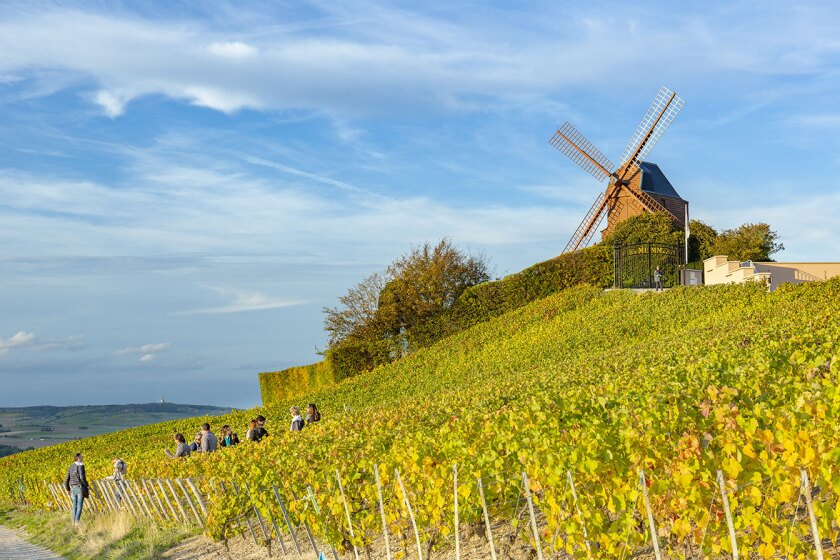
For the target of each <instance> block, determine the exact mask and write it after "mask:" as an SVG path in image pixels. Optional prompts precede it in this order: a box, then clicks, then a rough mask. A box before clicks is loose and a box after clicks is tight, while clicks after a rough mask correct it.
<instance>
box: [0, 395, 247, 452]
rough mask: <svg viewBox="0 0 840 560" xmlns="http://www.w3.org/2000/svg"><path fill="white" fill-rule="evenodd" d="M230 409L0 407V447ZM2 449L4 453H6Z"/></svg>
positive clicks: (49, 442)
mask: <svg viewBox="0 0 840 560" xmlns="http://www.w3.org/2000/svg"><path fill="white" fill-rule="evenodd" d="M231 410H232V409H230V408H225V407H219V406H209V405H193V404H178V403H146V404H108V405H85V406H25V407H9V408H0V446H2V447H13V448H17V449H20V450H23V449H27V448H30V447H45V446H47V445H53V444H56V443H61V442H66V441H71V440H75V439H80V438H83V437H88V436H92V435H98V434H106V433H109V432H115V431H118V430H123V429H126V428H133V427H135V426H143V425H146V424H154V423H157V422H166V421H168V420H177V419H179V418H191V417H193V416H215V415H219V414H223V413H226V412H230V411H231ZM8 451H9V450H7V449H4V453H3V454H8Z"/></svg>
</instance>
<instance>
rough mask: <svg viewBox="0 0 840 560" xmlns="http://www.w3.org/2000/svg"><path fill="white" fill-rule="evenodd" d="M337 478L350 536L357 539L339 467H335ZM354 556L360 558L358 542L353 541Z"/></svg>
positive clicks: (357, 559)
mask: <svg viewBox="0 0 840 560" xmlns="http://www.w3.org/2000/svg"><path fill="white" fill-rule="evenodd" d="M335 479H336V481H338V491H339V492H340V493H341V503H342V504H344V515H345V517H347V526H348V527H349V528H350V538H351V539H353V540H355V539H356V534H355V533H354V532H353V521H352V520H351V519H350V508H349V507H348V506H347V497H346V496H345V495H344V485H343V484H341V474H340V473H339V472H338V469H335ZM352 544H353V556H354V557H355V558H356V560H359V550H358V549H357V548H356V543H355V542H353V543H352Z"/></svg>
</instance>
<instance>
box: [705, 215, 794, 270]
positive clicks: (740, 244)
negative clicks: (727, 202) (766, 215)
mask: <svg viewBox="0 0 840 560" xmlns="http://www.w3.org/2000/svg"><path fill="white" fill-rule="evenodd" d="M784 249H785V246H784V245H783V244H781V243H779V235H778V234H777V233H776V232H775V231H773V230H772V229H770V226H769V225H768V224H765V223H758V224H744V225H742V226H739V227H737V228H735V229H725V230H723V231H722V232H720V235H718V236H717V238H716V239H715V243H714V254H716V255H726V256H728V257H729V258H730V259H731V260H736V261H770V260H772V259H771V258H770V255H772V254H774V253H778V252H779V251H784Z"/></svg>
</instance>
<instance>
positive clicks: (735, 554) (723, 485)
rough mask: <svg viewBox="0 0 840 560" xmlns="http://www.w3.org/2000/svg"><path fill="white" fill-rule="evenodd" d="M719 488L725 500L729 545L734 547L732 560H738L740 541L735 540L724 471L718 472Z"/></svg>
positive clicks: (724, 508)
mask: <svg viewBox="0 0 840 560" xmlns="http://www.w3.org/2000/svg"><path fill="white" fill-rule="evenodd" d="M717 481H718V486H720V497H721V499H722V500H723V512H724V513H725V514H726V525H727V526H728V527H729V544H730V545H731V546H732V560H738V539H736V538H735V523H734V522H733V521H732V511H730V509H729V494H727V492H726V481H725V480H724V479H723V471H722V470H720V469H718V472H717Z"/></svg>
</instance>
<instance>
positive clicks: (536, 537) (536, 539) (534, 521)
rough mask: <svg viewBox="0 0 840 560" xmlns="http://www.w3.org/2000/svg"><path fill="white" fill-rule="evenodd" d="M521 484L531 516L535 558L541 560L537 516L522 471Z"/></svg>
mask: <svg viewBox="0 0 840 560" xmlns="http://www.w3.org/2000/svg"><path fill="white" fill-rule="evenodd" d="M522 483H523V484H524V485H525V499H526V500H528V513H529V514H530V516H531V530H532V531H533V532H534V546H535V547H536V548H537V558H539V560H543V551H542V542H541V541H540V532H539V529H537V516H536V515H534V502H533V500H532V499H531V483H530V481H529V480H528V473H526V472H525V471H522Z"/></svg>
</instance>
